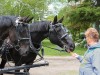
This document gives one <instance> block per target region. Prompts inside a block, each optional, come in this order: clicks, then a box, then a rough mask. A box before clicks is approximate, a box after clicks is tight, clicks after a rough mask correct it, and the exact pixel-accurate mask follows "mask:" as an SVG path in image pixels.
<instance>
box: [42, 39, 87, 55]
mask: <svg viewBox="0 0 100 75" xmlns="http://www.w3.org/2000/svg"><path fill="white" fill-rule="evenodd" d="M42 44H43V47H44V54H45V55H46V56H68V55H70V54H69V53H67V52H64V51H57V50H55V49H51V48H57V49H58V46H57V45H54V44H52V43H50V41H49V40H47V39H46V40H44V41H43V42H42ZM47 47H51V48H47ZM85 51H86V48H81V47H76V48H75V50H74V52H76V53H77V54H79V55H83V54H84V52H85Z"/></svg>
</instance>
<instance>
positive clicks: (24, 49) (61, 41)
mask: <svg viewBox="0 0 100 75" xmlns="http://www.w3.org/2000/svg"><path fill="white" fill-rule="evenodd" d="M2 19H3V21H4V20H6V22H9V23H5V22H4V23H0V24H4V25H2V26H1V33H2V31H4V33H5V34H1V33H0V35H3V37H0V39H2V40H1V47H2V48H1V54H2V55H1V59H2V61H1V64H0V75H3V73H10V74H12V73H14V74H16V75H17V74H24V75H25V74H26V75H29V69H30V68H32V67H38V66H45V65H48V64H49V63H48V62H45V63H41V64H34V60H35V59H36V56H37V55H39V56H40V59H43V56H42V55H41V54H39V51H40V49H42V44H41V42H42V40H44V39H45V38H48V39H49V40H50V41H51V43H53V44H56V45H58V46H60V47H61V48H64V50H65V51H67V52H70V51H73V50H74V48H75V45H74V42H73V40H72V39H71V37H70V36H69V34H68V32H67V30H66V28H65V27H64V26H63V25H62V21H63V17H62V18H61V19H60V20H59V21H57V16H55V18H54V21H53V22H50V21H39V22H33V23H27V22H29V21H27V18H26V19H24V20H23V19H22V18H21V19H20V18H19V17H18V18H17V20H16V18H9V17H1V18H0V21H2ZM14 19H15V20H14ZM30 20H31V19H30ZM5 27H6V29H5V30H4V29H3V28H5ZM2 29H3V30H2ZM26 59H27V60H26ZM8 60H9V61H13V62H14V63H15V67H8V68H4V66H5V64H6V62H7V61H8ZM22 64H25V65H22ZM21 69H24V72H20V70H21ZM12 70H15V72H11V71H12Z"/></svg>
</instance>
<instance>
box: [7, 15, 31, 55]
mask: <svg viewBox="0 0 100 75" xmlns="http://www.w3.org/2000/svg"><path fill="white" fill-rule="evenodd" d="M9 39H10V42H11V44H12V45H13V46H14V48H15V49H16V50H17V51H19V53H20V55H23V56H25V55H26V54H27V53H28V51H29V48H30V30H29V25H28V24H27V23H24V22H23V21H22V20H21V18H20V17H18V18H17V19H16V24H15V25H14V26H13V27H12V28H11V29H10V31H9Z"/></svg>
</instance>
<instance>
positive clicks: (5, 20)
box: [0, 16, 16, 27]
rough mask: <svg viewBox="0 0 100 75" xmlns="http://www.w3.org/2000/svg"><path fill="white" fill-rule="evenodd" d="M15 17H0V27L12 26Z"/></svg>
mask: <svg viewBox="0 0 100 75" xmlns="http://www.w3.org/2000/svg"><path fill="white" fill-rule="evenodd" d="M15 20H16V16H0V27H2V26H7V27H9V26H11V25H12V24H13V25H14V23H15Z"/></svg>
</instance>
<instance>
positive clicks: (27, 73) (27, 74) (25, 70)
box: [24, 63, 33, 75]
mask: <svg viewBox="0 0 100 75" xmlns="http://www.w3.org/2000/svg"><path fill="white" fill-rule="evenodd" d="M32 64H33V63H26V65H32ZM29 70H30V68H28V69H24V72H25V73H26V74H25V75H30V73H29Z"/></svg>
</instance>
